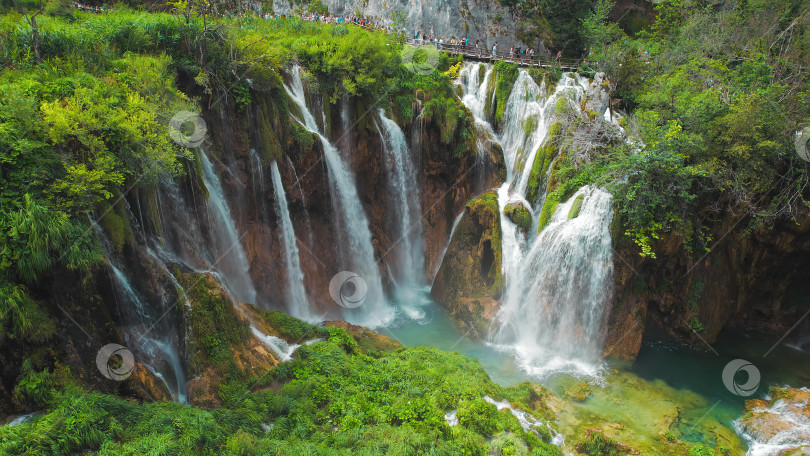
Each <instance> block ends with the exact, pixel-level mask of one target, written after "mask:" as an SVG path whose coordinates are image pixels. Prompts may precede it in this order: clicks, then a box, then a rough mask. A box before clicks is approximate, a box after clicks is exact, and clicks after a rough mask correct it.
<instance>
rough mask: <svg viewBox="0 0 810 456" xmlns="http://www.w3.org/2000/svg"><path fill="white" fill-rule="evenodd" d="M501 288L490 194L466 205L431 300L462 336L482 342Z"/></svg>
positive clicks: (495, 217)
mask: <svg viewBox="0 0 810 456" xmlns="http://www.w3.org/2000/svg"><path fill="white" fill-rule="evenodd" d="M502 287H503V277H502V275H501V226H500V213H499V207H498V195H497V193H496V192H495V191H494V190H491V191H489V192H486V193H484V194H482V195H481V196H479V197H477V198H475V199H473V200H471V201H470V202H468V203H467V205H466V207H465V209H464V215H463V216H462V218H461V221H460V222H459V225H458V227H457V228H456V232H455V234H454V235H453V239H452V240H451V241H450V245H449V247H448V249H447V253H446V254H445V257H444V260H443V261H442V265H441V267H440V268H439V272H438V274H437V275H436V280H435V281H434V283H433V288H432V289H431V296H432V297H433V299H434V300H435V301H436V302H437V303H439V305H441V306H443V307H445V308H446V309H447V310H448V311H449V312H450V315H451V316H452V317H453V318H454V319H455V320H456V322H457V323H458V324H459V325H460V326H461V330H462V332H464V333H467V334H468V335H470V336H472V337H476V338H482V337H484V336H485V335H486V331H487V328H488V327H489V322H490V321H491V320H492V319H493V318H494V317H495V314H496V311H497V309H498V308H499V306H500V303H499V302H498V300H497V299H498V297H499V296H500V293H501V289H502Z"/></svg>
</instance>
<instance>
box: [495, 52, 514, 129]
mask: <svg viewBox="0 0 810 456" xmlns="http://www.w3.org/2000/svg"><path fill="white" fill-rule="evenodd" d="M494 71H495V74H496V77H497V80H496V83H495V127H496V128H498V127H499V126H500V124H501V121H502V120H503V113H504V112H505V111H506V102H507V101H508V100H509V95H511V93H512V87H513V86H514V85H515V81H517V78H518V73H519V72H520V69H519V68H518V66H517V65H515V64H513V63H507V62H504V61H498V62H496V63H495V68H494Z"/></svg>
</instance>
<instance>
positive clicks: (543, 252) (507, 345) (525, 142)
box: [459, 63, 613, 376]
mask: <svg viewBox="0 0 810 456" xmlns="http://www.w3.org/2000/svg"><path fill="white" fill-rule="evenodd" d="M480 65H481V64H470V63H466V64H465V65H464V67H463V68H462V70H461V71H460V72H459V84H460V85H461V86H462V88H463V89H464V95H463V97H462V102H463V103H464V104H465V105H466V106H467V107H468V108H470V111H472V113H473V115H474V116H475V121H476V124H477V125H479V131H481V132H484V133H487V132H489V135H490V136H489V137H490V138H491V140H493V141H498V142H499V143H500V144H501V146H502V148H503V151H504V160H505V162H506V167H507V179H506V182H505V183H504V184H503V185H502V186H501V187H500V188H499V189H498V204H499V207H500V209H501V211H500V219H501V230H502V231H501V239H502V242H501V248H502V254H501V258H502V264H501V267H502V273H503V275H504V277H505V287H504V292H503V295H502V298H501V307H500V309H499V311H498V314H497V316H496V318H495V320H494V321H493V322H492V326H491V328H490V331H491V332H490V342H491V343H492V344H493V345H495V346H496V347H498V348H501V349H504V350H507V351H510V352H512V353H514V355H515V356H516V357H517V359H518V361H519V363H520V364H521V366H522V367H523V369H524V370H526V371H528V372H529V373H531V374H534V375H538V376H542V375H544V374H546V373H549V372H555V371H560V370H564V371H574V372H579V373H586V374H590V373H593V372H594V363H595V362H596V361H598V359H599V357H600V356H601V348H602V342H603V336H604V323H605V319H606V317H607V315H606V309H605V308H606V306H607V303H608V301H609V299H610V297H611V294H612V274H613V250H612V248H611V238H610V233H609V229H608V227H609V225H610V222H611V219H612V217H613V210H612V204H611V195H610V194H609V193H607V192H605V191H604V190H601V189H598V188H591V187H583V188H581V189H580V190H579V191H578V192H577V193H576V194H574V195H573V196H572V197H571V198H570V199H569V200H568V201H567V202H565V203H561V204H559V206H558V207H557V209H556V211H555V213H554V214H553V216H552V219H551V221H550V223H549V225H548V226H547V227H546V228H545V229H544V230H543V231H542V232H541V233H540V234H537V233H536V227H537V216H538V214H539V212H540V209H541V208H542V206H540V207H538V208H536V210H535V211H534V214H533V227H532V229H531V230H529V233H527V234H524V233H522V232H521V231H520V230H519V229H518V227H517V226H516V225H515V224H514V223H513V222H512V221H511V220H510V219H509V218H508V217H506V216H505V215H504V213H503V209H504V208H505V206H506V205H507V204H509V203H513V202H514V203H520V204H523V205H524V206H526V207H527V208H529V209H530V210H531V209H532V204H530V202H529V201H526V199H525V195H526V189H527V187H528V182H529V175H530V173H531V168H532V165H533V163H534V160H535V156H536V154H537V152H538V149H540V148H541V146H542V145H543V144H544V142H545V141H547V140H548V133H549V129H550V126H551V124H552V123H553V122H554V120H555V117H556V116H557V115H558V114H559V113H558V109H559V107H560V106H561V105H562V104H563V103H566V104H567V105H568V106H570V107H571V108H572V109H573V110H574V111H575V112H579V109H580V104H581V102H582V101H583V99H584V97H585V93H586V89H587V88H588V80H587V79H585V78H582V77H580V76H579V75H576V74H569V73H566V74H563V76H562V77H561V78H560V81H559V82H558V83H557V85H556V87H555V88H554V90H553V91H552V92H551V94H550V95H548V94H547V93H546V88H545V82H543V83H542V84H541V85H538V84H537V83H536V82H535V81H534V79H533V78H532V77H531V75H530V74H529V73H528V72H527V71H525V70H520V71H519V73H518V77H517V79H516V81H515V84H514V86H513V87H512V91H511V93H510V95H509V98H508V100H507V103H506V106H505V109H504V116H503V128H502V131H501V132H500V134H493V133H491V132H492V126H491V125H490V124H489V122H487V120H486V116H487V113H485V112H484V109H483V107H484V106H485V102H486V96H487V91H486V88H487V85H488V83H489V82H488V81H489V78H490V77H492V76H491V71H492V69H491V67H490V68H487V69H486V70H485V72H484V77H483V80H479V79H480V78H479V75H480V74H481V68H480ZM563 100H564V101H563ZM578 198H579V202H577V199H578ZM540 201H542V199H541V200H540ZM579 203H581V209H580V211H579V215H578V216H577V217H573V218H571V219H570V220H569V219H568V217H569V212H570V209H571V207H572V206H573V205H574V204H579ZM541 204H542V203H541Z"/></svg>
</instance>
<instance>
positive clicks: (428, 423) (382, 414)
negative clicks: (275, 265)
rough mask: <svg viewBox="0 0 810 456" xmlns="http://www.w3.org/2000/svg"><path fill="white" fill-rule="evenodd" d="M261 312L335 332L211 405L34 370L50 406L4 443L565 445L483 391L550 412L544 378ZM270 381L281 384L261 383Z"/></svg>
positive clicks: (21, 389) (259, 449) (118, 449)
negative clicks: (517, 380) (143, 398)
mask: <svg viewBox="0 0 810 456" xmlns="http://www.w3.org/2000/svg"><path fill="white" fill-rule="evenodd" d="M208 302H209V303H215V302H216V299H213V300H210V301H208ZM194 305H195V306H196V305H197V304H196V303H195V304H194ZM201 305H202V304H201ZM212 305H213V306H214V307H216V305H217V304H212ZM206 306H208V304H206ZM209 307H210V306H209ZM211 310H213V308H211ZM231 311H232V309H231ZM218 313H221V312H220V311H215V312H214V313H213V314H212V313H210V312H204V314H205V315H215V314H218ZM263 315H264V318H265V319H266V320H267V321H275V322H279V323H280V324H281V325H282V326H280V327H273V329H274V330H275V331H277V332H278V333H290V334H292V333H294V334H296V335H306V334H324V333H325V334H327V340H325V341H323V342H318V343H314V344H312V345H306V346H302V347H301V348H299V349H298V351H297V356H296V359H295V360H293V361H291V362H286V363H282V364H279V365H278V366H277V367H275V368H273V369H271V370H270V371H269V372H267V374H266V375H264V376H262V377H261V378H259V379H258V380H256V381H255V382H254V383H252V385H253V386H254V388H253V389H250V390H249V389H247V388H246V389H244V390H242V391H240V394H238V395H234V396H233V400H231V401H230V402H228V404H229V405H228V407H225V408H215V409H212V410H208V411H206V410H201V409H197V408H190V407H184V406H182V405H180V404H176V403H145V404H139V403H135V402H132V401H128V400H125V399H120V398H117V397H115V396H110V395H105V394H100V393H95V392H90V391H86V390H85V389H84V388H83V387H81V386H80V385H79V384H78V383H77V381H76V380H75V379H73V378H72V377H71V376H70V373H69V372H68V371H66V370H64V369H63V370H59V371H54V372H33V371H27V373H26V374H25V377H24V378H23V379H22V381H21V382H20V384H19V385H18V388H17V391H18V394H19V395H20V397H21V398H23V399H24V400H27V401H31V403H32V404H36V405H37V406H39V407H45V408H46V409H47V411H46V412H45V413H44V414H41V415H38V416H36V417H35V418H33V419H31V421H29V422H27V423H25V424H22V425H19V426H15V427H2V428H0V452H2V453H3V454H9V455H15V454H25V453H26V452H27V451H28V450H29V449H31V448H35V451H36V454H54V455H56V454H71V453H81V452H86V451H93V452H97V454H101V455H112V454H116V455H120V454H142V453H143V452H144V451H147V450H148V451H149V452H150V454H166V455H169V454H171V455H208V454H210V455H214V454H217V455H219V454H224V455H259V454H284V455H286V454H289V455H295V454H301V453H305V454H345V455H349V454H352V455H354V454H368V455H372V454H446V455H455V454H470V455H482V456H483V455H486V454H490V451H492V450H493V448H499V449H501V450H502V451H506V448H512V447H514V448H522V449H525V450H526V451H531V452H532V453H531V454H540V455H560V454H561V453H560V451H559V449H558V448H557V447H555V446H553V445H550V444H549V443H548V441H549V440H550V438H549V435H548V433H547V432H541V433H535V432H532V431H529V432H526V431H524V430H523V428H522V427H521V426H520V423H519V422H518V421H517V419H516V418H515V417H514V416H513V415H512V414H511V413H510V412H509V411H508V410H502V411H498V410H496V408H495V406H493V405H492V404H489V403H487V402H486V401H484V400H483V399H482V398H483V396H484V395H490V396H492V397H495V398H498V399H499V400H508V401H510V402H511V403H512V405H513V406H515V407H518V408H521V409H524V410H526V411H528V412H531V413H533V414H534V415H535V416H538V417H542V418H545V419H548V417H549V416H550V415H549V414H550V412H549V411H548V409H547V408H546V407H545V405H544V404H543V401H542V395H543V394H546V393H544V392H543V391H542V390H541V389H536V388H539V387H532V386H531V385H529V384H526V383H524V384H521V385H517V386H514V387H509V388H503V387H500V386H498V385H496V384H494V383H492V382H491V381H490V379H489V377H488V376H487V374H486V372H485V371H484V369H483V368H482V367H481V365H480V364H479V363H478V361H475V360H473V359H470V358H467V357H465V356H462V355H460V354H457V353H446V352H441V351H439V350H435V349H431V348H426V347H415V348H408V349H399V350H395V351H385V352H381V356H380V357H379V358H372V357H369V356H366V355H364V354H362V353H361V352H360V350H359V348H358V345H357V342H356V341H355V339H353V338H352V337H351V336H349V335H348V334H347V333H346V332H345V331H343V330H342V329H338V328H332V327H327V328H318V327H314V326H311V325H307V324H306V323H303V322H300V321H296V320H294V319H292V318H290V317H282V316H280V315H279V314H276V313H265V314H263ZM201 318H204V319H205V321H206V322H207V323H204V324H203V323H200V324H201V325H203V326H206V327H209V329H211V328H213V327H215V326H217V325H216V324H209V323H212V321H213V320H210V317H209V316H204V317H201ZM195 325H196V323H195ZM220 329H222V328H220ZM235 332H236V333H237V334H238V333H240V331H235ZM208 334H209V336H206V337H207V338H208V337H210V336H212V335H213V334H214V333H213V332H210V331H209V332H208ZM223 337H228V336H225V335H223ZM260 385H273V386H272V387H270V388H262V387H259V388H256V387H257V386H260ZM249 386H250V385H249ZM456 409H457V410H458V411H457V416H458V420H459V426H455V427H450V426H448V425H447V423H446V421H445V418H444V414H445V413H447V412H450V411H451V410H456ZM263 425H264V426H269V428H266V429H267V430H264V429H263V428H262V426H263ZM492 437H495V438H494V439H492V440H489V439H490V438H492ZM501 454H507V453H501ZM522 454H526V453H522Z"/></svg>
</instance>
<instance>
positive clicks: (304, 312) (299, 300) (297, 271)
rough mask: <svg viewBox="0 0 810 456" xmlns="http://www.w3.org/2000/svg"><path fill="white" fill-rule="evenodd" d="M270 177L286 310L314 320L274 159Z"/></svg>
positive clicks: (294, 315) (293, 229)
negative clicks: (284, 275) (281, 252)
mask: <svg viewBox="0 0 810 456" xmlns="http://www.w3.org/2000/svg"><path fill="white" fill-rule="evenodd" d="M270 177H271V179H272V182H273V190H274V191H275V194H276V210H277V211H278V216H279V219H280V220H281V243H282V245H283V246H284V253H285V257H284V259H285V264H286V266H287V311H288V312H289V314H290V315H292V316H293V317H296V318H300V319H302V320H306V321H309V322H314V321H315V320H314V317H313V315H312V313H311V312H310V309H309V303H308V302H307V293H306V289H305V288H304V272H303V271H302V270H301V259H300V257H299V256H298V245H297V238H296V236H295V228H294V227H293V223H292V219H290V210H289V208H288V207H287V195H286V194H285V193H284V186H283V184H282V183H281V174H280V173H279V171H278V163H276V162H275V161H274V162H273V163H271V164H270Z"/></svg>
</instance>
